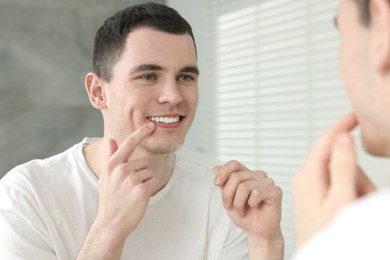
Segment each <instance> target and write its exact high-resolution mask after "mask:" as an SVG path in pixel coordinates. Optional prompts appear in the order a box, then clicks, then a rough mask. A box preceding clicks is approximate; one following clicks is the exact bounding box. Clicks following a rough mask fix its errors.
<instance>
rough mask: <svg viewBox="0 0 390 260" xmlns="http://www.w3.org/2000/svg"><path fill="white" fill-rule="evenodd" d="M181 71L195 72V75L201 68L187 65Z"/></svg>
mask: <svg viewBox="0 0 390 260" xmlns="http://www.w3.org/2000/svg"><path fill="white" fill-rule="evenodd" d="M180 72H184V73H193V74H195V75H197V76H198V75H199V69H198V67H196V66H186V67H184V68H182V69H181V70H180Z"/></svg>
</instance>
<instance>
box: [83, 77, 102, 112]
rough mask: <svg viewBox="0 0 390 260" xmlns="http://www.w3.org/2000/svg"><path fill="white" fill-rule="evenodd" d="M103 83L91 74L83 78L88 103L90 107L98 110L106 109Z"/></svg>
mask: <svg viewBox="0 0 390 260" xmlns="http://www.w3.org/2000/svg"><path fill="white" fill-rule="evenodd" d="M103 83H104V81H103V80H102V79H101V78H100V77H99V76H98V75H97V74H96V73H93V72H90V73H88V74H87V75H86V76H85V88H86V90H87V93H88V97H89V101H90V102H91V104H92V106H93V107H94V108H96V109H98V110H102V109H104V108H106V97H105V91H104V86H103Z"/></svg>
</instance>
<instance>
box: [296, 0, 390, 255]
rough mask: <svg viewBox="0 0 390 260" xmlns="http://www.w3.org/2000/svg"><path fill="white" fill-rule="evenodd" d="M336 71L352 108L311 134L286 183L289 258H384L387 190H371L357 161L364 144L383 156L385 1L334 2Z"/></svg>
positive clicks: (389, 16) (389, 68)
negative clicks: (357, 133) (357, 141)
mask: <svg viewBox="0 0 390 260" xmlns="http://www.w3.org/2000/svg"><path fill="white" fill-rule="evenodd" d="M336 24H337V27H338V28H339V30H340V34H341V56H340V70H341V75H342V79H343V81H344V84H345V86H346V89H347V92H348V94H349V97H350V99H351V102H352V106H353V110H354V113H351V114H348V115H346V116H344V117H343V118H341V119H340V120H339V121H338V122H337V123H336V124H335V125H334V126H332V127H331V128H330V129H329V130H328V131H326V132H325V133H324V134H323V135H322V136H321V137H320V138H319V140H318V142H317V143H316V145H315V146H314V148H313V150H312V151H311V153H310V154H309V156H308V158H307V161H306V162H305V164H304V165H303V166H302V167H301V168H300V170H299V171H298V172H297V173H296V175H295V178H294V183H293V193H294V204H295V205H294V206H295V224H296V240H297V241H296V242H297V247H298V248H299V250H298V252H297V253H296V255H295V258H294V259H298V260H302V259H343V260H344V259H354V260H356V259H390V251H389V250H388V241H389V234H390V222H389V219H390V192H389V190H386V189H384V190H383V191H376V189H375V187H374V185H373V184H372V182H371V181H370V180H369V179H368V178H367V176H366V175H365V174H364V173H363V171H362V169H361V168H360V167H359V165H358V162H357V156H356V152H355V147H354V141H353V138H352V136H351V134H350V131H351V130H352V129H353V128H354V127H355V126H356V125H357V124H359V126H360V130H361V139H362V143H363V145H364V148H365V150H366V151H367V152H368V153H370V154H372V155H376V156H385V157H390V135H389V131H390V87H389V86H390V3H389V1H387V0H340V5H339V10H338V14H337V18H336Z"/></svg>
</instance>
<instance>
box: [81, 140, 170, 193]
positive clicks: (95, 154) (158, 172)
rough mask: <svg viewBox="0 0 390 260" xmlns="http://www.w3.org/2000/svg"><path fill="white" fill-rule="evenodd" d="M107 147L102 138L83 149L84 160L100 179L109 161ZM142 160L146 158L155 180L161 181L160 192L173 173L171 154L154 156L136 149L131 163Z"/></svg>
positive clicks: (130, 159)
mask: <svg viewBox="0 0 390 260" xmlns="http://www.w3.org/2000/svg"><path fill="white" fill-rule="evenodd" d="M106 145H107V142H106V140H104V138H102V139H100V140H98V141H96V142H94V143H91V144H89V145H87V146H86V147H84V149H83V154H84V158H85V160H86V162H87V164H88V167H89V168H90V170H91V171H92V172H93V174H94V175H95V176H96V177H97V178H98V179H99V177H100V175H101V174H102V171H103V169H104V166H105V164H106V163H107V161H108V159H109V157H108V156H107V152H106V151H107V149H106ZM140 158H146V159H147V161H148V162H149V168H150V169H151V170H153V172H154V173H155V178H157V179H158V180H159V181H160V187H159V188H158V191H159V190H161V189H162V188H163V187H164V186H165V184H167V182H168V181H169V178H170V177H171V175H172V171H173V167H172V164H171V163H170V162H169V161H168V160H170V155H169V153H167V154H153V153H150V152H147V151H145V150H142V149H136V150H135V151H134V153H133V154H132V156H131V158H129V161H132V160H136V159H140Z"/></svg>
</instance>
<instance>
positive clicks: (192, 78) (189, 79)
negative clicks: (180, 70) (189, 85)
mask: <svg viewBox="0 0 390 260" xmlns="http://www.w3.org/2000/svg"><path fill="white" fill-rule="evenodd" d="M178 79H179V80H183V81H192V80H194V77H193V76H191V75H180V76H179V78H178Z"/></svg>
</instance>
